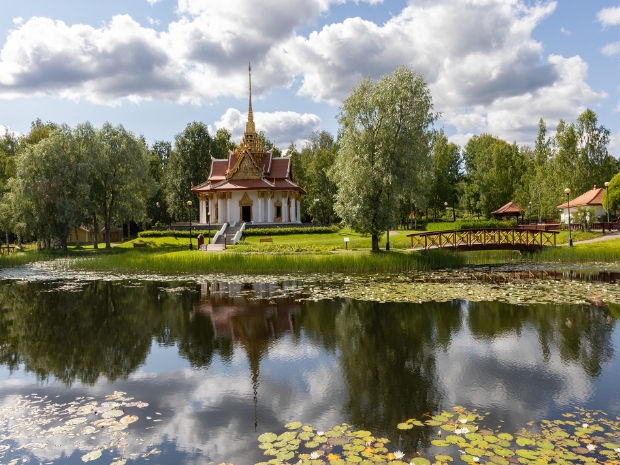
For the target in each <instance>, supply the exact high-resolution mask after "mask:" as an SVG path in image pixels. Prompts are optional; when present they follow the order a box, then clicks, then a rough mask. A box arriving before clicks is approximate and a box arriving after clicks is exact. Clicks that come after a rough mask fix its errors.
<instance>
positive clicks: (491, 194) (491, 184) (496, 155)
mask: <svg viewBox="0 0 620 465" xmlns="http://www.w3.org/2000/svg"><path fill="white" fill-rule="evenodd" d="M463 158H464V160H465V167H466V170H467V172H468V175H469V177H468V179H469V181H470V183H471V184H472V186H471V187H470V189H469V190H470V192H469V194H468V195H470V196H471V198H472V199H473V201H474V202H475V205H474V209H475V210H477V211H479V212H481V213H483V214H484V215H485V216H488V215H489V214H490V213H491V212H492V211H493V210H496V209H497V208H499V207H501V206H502V205H504V204H506V203H508V202H510V201H511V200H513V199H514V195H515V192H516V190H517V187H518V186H519V185H520V182H521V177H522V175H523V172H524V170H525V162H524V158H523V153H521V152H520V151H519V148H518V147H517V144H516V143H513V144H512V145H510V144H508V143H507V142H506V141H503V140H501V139H498V138H496V137H493V136H492V135H490V134H481V135H479V136H478V135H476V136H473V137H472V138H471V139H470V140H469V141H468V142H467V144H466V145H465V150H464V153H463Z"/></svg>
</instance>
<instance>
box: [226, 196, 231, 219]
mask: <svg viewBox="0 0 620 465" xmlns="http://www.w3.org/2000/svg"><path fill="white" fill-rule="evenodd" d="M231 197H232V192H226V221H230V204H231V202H230V198H231Z"/></svg>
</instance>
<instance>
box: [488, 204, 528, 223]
mask: <svg viewBox="0 0 620 465" xmlns="http://www.w3.org/2000/svg"><path fill="white" fill-rule="evenodd" d="M491 215H493V216H494V217H495V218H496V219H498V220H501V219H502V218H504V219H506V220H509V219H510V218H515V217H516V218H519V216H521V209H520V208H519V204H518V203H517V202H508V203H507V204H506V205H504V206H503V207H501V208H498V209H497V210H495V211H494V212H492V213H491Z"/></svg>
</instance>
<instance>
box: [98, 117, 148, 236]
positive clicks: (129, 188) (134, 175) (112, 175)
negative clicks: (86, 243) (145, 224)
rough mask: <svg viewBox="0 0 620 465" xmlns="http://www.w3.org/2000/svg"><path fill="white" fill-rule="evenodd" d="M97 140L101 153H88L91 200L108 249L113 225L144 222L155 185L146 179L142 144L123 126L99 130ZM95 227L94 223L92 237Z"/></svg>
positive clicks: (146, 155) (146, 162) (144, 148)
mask: <svg viewBox="0 0 620 465" xmlns="http://www.w3.org/2000/svg"><path fill="white" fill-rule="evenodd" d="M97 138H98V143H99V147H100V150H99V151H97V152H91V156H92V155H96V159H93V158H91V160H90V161H91V166H92V169H93V171H92V173H93V176H92V177H91V182H92V184H91V195H92V198H91V200H92V202H93V205H94V209H95V210H94V211H95V214H96V215H95V218H102V219H103V223H104V226H105V239H106V248H109V247H110V230H111V228H112V225H113V224H114V223H115V222H122V221H124V220H125V219H126V218H129V217H133V218H136V219H138V218H143V217H144V216H145V213H146V209H145V206H146V202H147V200H148V198H149V197H150V196H151V195H153V193H154V192H155V190H156V185H155V182H154V181H153V179H152V178H151V177H150V176H149V164H148V152H147V149H146V147H145V145H144V143H143V142H142V140H140V139H138V138H136V137H135V136H134V135H133V134H132V133H131V132H129V131H127V130H126V129H125V128H124V127H123V126H120V125H119V126H116V127H114V126H112V125H111V124H109V123H105V124H104V125H103V126H102V127H101V129H100V130H99V131H98V137H97ZM97 223H98V221H97V220H95V224H94V226H95V233H97V232H98V231H97V229H98V224H97ZM95 236H96V234H95Z"/></svg>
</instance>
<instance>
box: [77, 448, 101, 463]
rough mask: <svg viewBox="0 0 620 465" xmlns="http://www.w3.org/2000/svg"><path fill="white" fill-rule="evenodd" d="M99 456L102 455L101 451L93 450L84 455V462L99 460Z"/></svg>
mask: <svg viewBox="0 0 620 465" xmlns="http://www.w3.org/2000/svg"><path fill="white" fill-rule="evenodd" d="M99 457H101V451H100V450H93V451H91V452H89V453H88V454H84V455H82V462H92V461H93V460H97V459H98V458H99Z"/></svg>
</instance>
